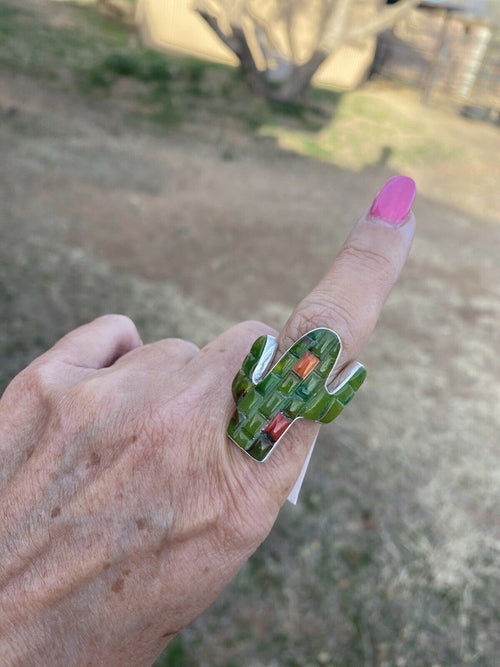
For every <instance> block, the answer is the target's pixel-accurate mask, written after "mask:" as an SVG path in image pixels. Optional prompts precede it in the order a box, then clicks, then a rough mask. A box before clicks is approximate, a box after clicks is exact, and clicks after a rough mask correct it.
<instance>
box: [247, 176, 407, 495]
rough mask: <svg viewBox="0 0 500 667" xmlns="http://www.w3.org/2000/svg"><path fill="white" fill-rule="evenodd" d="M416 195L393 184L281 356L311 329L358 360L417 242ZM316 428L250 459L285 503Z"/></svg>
mask: <svg viewBox="0 0 500 667" xmlns="http://www.w3.org/2000/svg"><path fill="white" fill-rule="evenodd" d="M414 196H415V184H414V183H413V181H412V180H411V179H407V178H405V177H396V178H393V179H390V181H388V183H386V185H385V186H384V188H382V190H381V191H380V193H379V194H378V195H377V197H376V199H375V201H374V203H373V204H372V207H371V208H370V210H369V211H368V212H367V213H366V214H365V215H364V216H363V217H362V218H361V219H360V220H359V221H358V223H357V224H356V226H355V227H354V229H353V231H352V232H351V234H350V236H349V238H348V239H347V241H346V243H345V244H344V246H343V248H342V250H341V251H340V253H339V255H338V257H337V259H336V260H335V262H334V264H333V266H332V268H331V269H330V270H329V271H328V272H327V273H326V275H325V276H324V278H323V279H322V280H321V281H320V283H319V284H318V286H317V287H315V288H314V289H313V291H312V292H311V293H310V294H309V296H307V297H306V298H305V299H304V300H303V301H302V302H301V303H300V304H299V305H298V306H297V308H296V309H295V310H294V312H293V314H292V316H291V317H290V319H289V320H288V322H287V324H286V326H285V327H284V329H283V331H282V333H281V335H280V337H279V351H280V352H281V353H283V352H284V351H286V350H287V349H288V348H289V347H290V346H291V344H292V343H293V342H294V341H296V340H297V339H299V338H300V337H301V336H303V335H304V334H305V333H307V332H308V331H310V330H311V329H315V328H318V327H327V328H331V329H334V330H335V331H337V333H338V334H339V336H340V338H341V340H342V343H343V354H342V356H343V362H346V361H348V360H351V359H354V358H356V357H357V356H358V354H359V352H360V351H361V349H362V347H363V346H364V344H365V343H366V341H367V339H368V337H369V336H370V334H371V332H372V330H373V328H374V326H375V323H376V321H377V319H378V316H379V314H380V311H381V309H382V307H383V304H384V302H385V300H386V298H387V296H388V294H389V292H390V290H391V288H392V286H393V285H394V283H395V281H396V280H397V277H398V275H399V273H400V271H401V269H402V267H403V265H404V262H405V260H406V257H407V255H408V252H409V249H410V246H411V242H412V239H413V233H414V227H415V220H414V217H413V215H412V214H411V212H410V209H411V205H412V203H413V199H414ZM316 433H317V426H316V425H315V424H314V423H311V422H308V421H300V422H297V423H294V424H293V426H292V428H291V429H290V430H289V431H288V432H287V433H286V435H285V436H284V437H283V440H282V441H280V442H279V444H278V446H277V447H276V449H275V450H274V451H273V453H272V455H271V456H270V457H269V459H268V461H266V463H265V464H264V465H263V466H262V468H263V470H260V469H259V468H260V464H254V463H253V462H252V461H251V460H248V459H246V460H245V464H246V465H247V466H250V467H251V468H252V469H253V470H254V472H255V474H256V475H257V478H258V479H259V480H260V481H261V482H262V483H263V485H264V486H265V487H267V488H268V489H270V490H271V491H272V493H274V494H275V496H274V497H275V498H276V499H277V500H278V502H282V501H283V500H284V498H285V497H286V494H287V491H288V490H289V489H290V488H291V486H293V483H294V482H295V480H296V478H297V475H298V474H299V471H300V467H301V465H302V463H303V461H304V459H305V457H306V455H307V452H308V449H309V446H310V444H311V441H312V439H313V438H314V437H315V434H316Z"/></svg>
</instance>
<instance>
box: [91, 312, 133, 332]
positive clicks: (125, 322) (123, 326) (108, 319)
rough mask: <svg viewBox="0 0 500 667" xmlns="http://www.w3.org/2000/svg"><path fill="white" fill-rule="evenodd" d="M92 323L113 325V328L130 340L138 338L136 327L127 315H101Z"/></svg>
mask: <svg viewBox="0 0 500 667" xmlns="http://www.w3.org/2000/svg"><path fill="white" fill-rule="evenodd" d="M94 321H95V322H101V323H104V324H110V325H113V326H114V327H116V328H118V329H120V331H122V332H123V333H124V334H127V335H128V336H130V337H131V338H138V337H139V333H138V331H137V327H136V326H135V323H134V321H133V320H132V319H131V318H130V317H129V316H128V315H121V314H116V313H111V314H108V315H101V316H100V317H98V318H97V319H96V320H94Z"/></svg>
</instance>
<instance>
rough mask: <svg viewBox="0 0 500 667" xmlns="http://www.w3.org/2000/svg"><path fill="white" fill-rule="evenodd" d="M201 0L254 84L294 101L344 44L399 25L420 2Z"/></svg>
mask: <svg viewBox="0 0 500 667" xmlns="http://www.w3.org/2000/svg"><path fill="white" fill-rule="evenodd" d="M382 1H383V0H198V1H197V2H196V3H195V9H196V11H197V12H198V13H199V15H200V16H201V17H202V18H203V19H204V20H205V21H206V22H207V23H208V25H209V26H210V27H211V28H212V30H213V31H214V32H215V33H216V35H217V36H218V37H219V38H220V39H221V40H222V41H223V42H224V44H226V45H227V46H228V47H229V48H230V49H231V51H233V53H235V54H236V56H237V57H238V59H239V61H240V64H241V69H242V71H243V75H244V77H245V79H246V81H247V83H248V85H249V86H250V88H251V89H252V90H253V91H254V92H256V93H257V94H259V95H262V96H264V97H266V98H267V99H270V100H276V101H293V100H297V99H299V98H300V97H301V96H302V95H303V93H304V92H305V91H306V89H307V88H308V86H309V84H310V82H311V79H312V77H313V76H314V74H315V72H316V71H317V70H318V68H319V67H320V65H321V64H322V63H323V62H324V61H325V60H326V59H327V58H328V57H329V56H330V55H332V54H333V53H335V52H336V51H337V50H338V49H339V48H340V47H341V46H342V45H344V44H352V43H356V42H360V41H362V40H365V39H366V38H367V37H370V36H373V35H376V34H378V33H380V32H382V31H383V30H386V29H388V28H390V27H392V26H393V25H394V23H395V22H396V21H397V20H398V19H399V18H401V17H403V16H404V14H405V13H406V12H407V11H408V10H409V9H410V8H411V7H412V6H414V5H416V4H417V3H418V1H419V0H399V2H397V3H395V4H393V5H387V6H386V5H385V4H384V5H381V4H380V3H381V2H382Z"/></svg>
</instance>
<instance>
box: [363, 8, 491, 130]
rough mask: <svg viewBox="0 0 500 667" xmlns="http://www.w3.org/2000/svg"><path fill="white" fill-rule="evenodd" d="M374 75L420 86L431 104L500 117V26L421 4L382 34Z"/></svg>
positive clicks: (485, 116)
mask: <svg viewBox="0 0 500 667" xmlns="http://www.w3.org/2000/svg"><path fill="white" fill-rule="evenodd" d="M373 74H374V75H376V76H378V77H382V78H386V79H391V80H397V81H398V82H400V83H402V84H404V85H412V86H414V87H416V88H418V89H419V90H421V94H422V99H423V101H424V102H426V103H438V102H441V103H443V102H444V103H448V104H452V105H453V106H454V107H455V108H457V109H458V110H460V111H462V112H464V113H468V114H470V115H475V116H477V117H483V118H485V119H487V120H492V121H493V122H498V120H499V116H500V29H498V28H497V29H495V28H494V27H492V26H490V25H488V24H487V23H486V22H484V21H482V20H479V19H477V18H472V17H468V16H466V15H463V14H460V13H458V12H456V11H454V10H452V9H449V8H443V7H438V8H434V7H433V8H431V7H427V8H426V7H425V5H424V6H422V5H421V6H420V7H419V8H417V9H415V10H413V11H412V12H410V13H409V14H408V16H407V17H406V18H405V19H403V20H402V21H400V22H399V23H398V24H397V25H396V26H395V27H394V29H393V30H390V31H387V32H385V33H383V34H382V35H380V37H379V41H378V47H377V53H376V56H375V62H374V67H373Z"/></svg>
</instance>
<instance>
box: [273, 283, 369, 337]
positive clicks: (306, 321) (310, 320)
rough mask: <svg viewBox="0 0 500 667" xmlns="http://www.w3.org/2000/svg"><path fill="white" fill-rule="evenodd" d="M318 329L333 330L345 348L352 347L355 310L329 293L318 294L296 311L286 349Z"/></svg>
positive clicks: (288, 330) (355, 328) (288, 333)
mask: <svg viewBox="0 0 500 667" xmlns="http://www.w3.org/2000/svg"><path fill="white" fill-rule="evenodd" d="M318 327H328V328H333V329H334V330H335V331H337V333H338V334H339V335H340V337H341V339H342V344H343V346H344V347H347V348H348V347H350V346H352V344H353V343H354V341H355V339H356V335H357V334H356V332H357V326H356V316H355V314H354V309H353V308H350V307H349V305H348V304H347V303H346V304H345V305H344V304H343V303H341V302H339V301H337V300H335V301H334V300H333V299H332V297H331V295H329V294H328V293H321V292H318V293H317V294H316V295H315V298H314V300H313V301H308V302H307V304H303V305H301V306H299V307H298V309H297V310H296V311H295V313H294V315H293V317H292V321H291V323H290V325H289V327H288V329H287V337H286V340H285V347H289V346H290V345H292V343H294V342H295V341H296V340H298V339H299V338H300V337H301V336H303V335H304V334H305V333H307V332H308V331H311V330H312V329H316V328H318Z"/></svg>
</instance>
